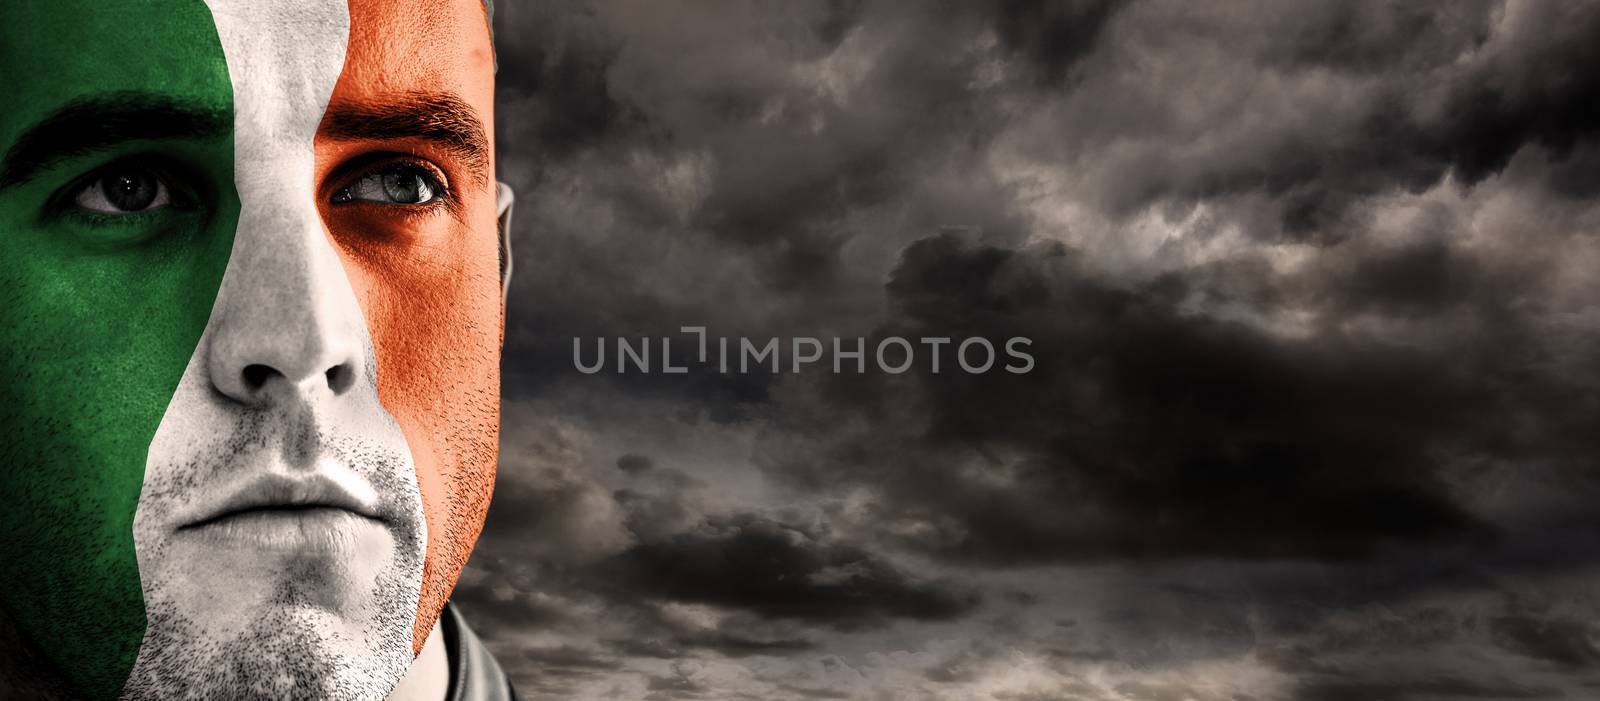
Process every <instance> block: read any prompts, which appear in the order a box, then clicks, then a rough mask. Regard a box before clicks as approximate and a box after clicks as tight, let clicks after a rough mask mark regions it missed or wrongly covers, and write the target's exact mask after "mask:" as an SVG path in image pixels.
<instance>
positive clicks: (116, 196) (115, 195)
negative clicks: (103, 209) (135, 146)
mask: <svg viewBox="0 0 1600 701" xmlns="http://www.w3.org/2000/svg"><path fill="white" fill-rule="evenodd" d="M157 190H158V187H157V182H156V177H155V175H154V174H151V173H118V174H116V175H108V176H106V177H104V178H102V179H101V180H100V192H101V193H103V194H104V195H105V196H106V201H107V202H109V203H111V206H113V207H116V208H117V209H119V210H122V211H125V212H137V211H140V210H143V209H147V208H149V207H150V205H151V203H153V202H155V201H156V194H157Z"/></svg>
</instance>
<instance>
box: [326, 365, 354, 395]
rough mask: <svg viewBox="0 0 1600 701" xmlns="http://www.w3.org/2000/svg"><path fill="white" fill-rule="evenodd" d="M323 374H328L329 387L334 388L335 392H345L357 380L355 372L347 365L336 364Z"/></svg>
mask: <svg viewBox="0 0 1600 701" xmlns="http://www.w3.org/2000/svg"><path fill="white" fill-rule="evenodd" d="M323 374H324V375H327V377H328V389H331V390H333V393H334V394H343V393H344V391H345V390H347V389H349V388H350V385H351V384H352V383H354V382H355V373H352V372H350V367H349V366H347V365H335V366H333V367H331V368H328V371H327V372H326V373H323Z"/></svg>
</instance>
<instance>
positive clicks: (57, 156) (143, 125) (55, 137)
mask: <svg viewBox="0 0 1600 701" xmlns="http://www.w3.org/2000/svg"><path fill="white" fill-rule="evenodd" d="M232 125H233V114H232V110H231V109H228V108H222V107H217V106H215V105H207V104H204V103H198V102H189V101H184V100H178V99H175V98H172V97H170V96H166V95H160V94H155V93H144V92H110V93H104V94H101V95H95V96H91V97H86V98H81V99H78V100H74V101H72V102H69V103H67V104H66V105H65V106H63V107H61V108H60V109H58V110H56V111H55V112H52V113H51V114H50V115H49V116H47V117H45V118H44V119H41V120H39V122H38V123H36V124H34V125H33V126H32V127H29V128H28V129H27V130H26V131H24V132H23V134H22V136H21V137H18V139H17V140H16V142H15V143H13V144H12V145H11V148H10V149H8V150H7V151H6V154H5V159H4V160H3V161H0V188H6V187H11V186H14V185H20V184H22V183H26V182H28V181H29V180H32V179H33V178H34V177H35V176H37V175H39V174H40V173H42V172H44V171H46V170H48V169H49V168H51V167H53V166H55V165H56V164H57V163H60V162H61V161H63V160H66V159H68V158H75V157H78V156H85V155H89V154H92V153H96V152H99V151H103V150H106V149H108V148H111V147H113V146H116V145H118V144H121V143H124V142H128V141H140V140H153V139H197V138H215V137H218V136H222V135H224V134H226V133H227V132H228V130H229V129H230V128H231V127H232Z"/></svg>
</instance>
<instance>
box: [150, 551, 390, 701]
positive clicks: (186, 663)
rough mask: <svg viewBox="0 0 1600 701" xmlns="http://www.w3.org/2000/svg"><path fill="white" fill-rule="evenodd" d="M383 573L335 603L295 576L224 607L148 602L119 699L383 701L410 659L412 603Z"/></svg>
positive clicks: (313, 586)
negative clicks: (369, 586)
mask: <svg viewBox="0 0 1600 701" xmlns="http://www.w3.org/2000/svg"><path fill="white" fill-rule="evenodd" d="M384 579H388V578H384ZM389 581H390V584H388V585H384V584H382V583H381V582H380V583H379V586H378V587H377V591H373V592H370V594H369V595H365V596H363V595H354V594H352V595H348V596H344V597H340V600H341V601H343V602H345V604H346V606H343V607H335V606H329V604H328V601H329V599H328V598H327V596H326V592H325V591H322V590H321V588H320V586H318V585H317V583H316V582H314V581H313V582H307V581H304V580H297V579H284V580H280V581H279V582H277V583H276V587H275V588H276V591H275V592H273V593H271V594H270V595H269V596H268V597H267V598H264V599H260V600H256V601H251V602H248V603H246V602H243V601H241V602H238V603H239V604H241V605H240V606H239V607H238V608H234V609H231V610H222V611H205V610H197V609H196V607H194V606H193V605H192V602H189V604H190V605H182V604H179V603H177V602H168V601H155V602H151V605H150V607H149V609H148V610H147V618H148V623H147V628H146V633H145V638H144V642H143V645H142V646H141V647H140V652H139V658H138V661H137V662H136V663H135V665H134V668H133V671H132V673H131V674H130V675H129V677H128V683H127V685H126V687H125V688H124V693H123V696H122V698H124V699H282V700H288V701H298V700H300V699H306V700H310V699H332V700H339V701H344V700H350V701H355V700H373V701H377V700H380V699H383V698H384V697H385V696H387V695H388V693H389V691H390V690H391V689H393V688H394V686H395V685H396V684H397V683H398V682H399V680H400V678H401V677H402V676H404V675H405V672H406V670H407V668H408V667H409V666H410V664H411V661H412V648H411V630H412V620H413V618H414V617H415V610H416V596H415V594H414V593H413V594H411V596H410V597H409V601H408V600H407V595H406V592H405V591H404V589H405V587H404V586H403V584H402V582H401V581H400V580H394V579H389ZM308 585H310V586H308ZM357 602H365V603H362V604H360V605H354V604H356V603H357Z"/></svg>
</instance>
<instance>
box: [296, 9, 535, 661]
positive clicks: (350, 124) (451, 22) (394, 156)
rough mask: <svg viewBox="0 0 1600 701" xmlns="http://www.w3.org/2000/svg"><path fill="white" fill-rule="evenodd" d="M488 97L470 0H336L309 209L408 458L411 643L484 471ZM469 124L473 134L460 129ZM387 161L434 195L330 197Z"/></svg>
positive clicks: (491, 405)
mask: <svg viewBox="0 0 1600 701" xmlns="http://www.w3.org/2000/svg"><path fill="white" fill-rule="evenodd" d="M493 106H494V75H493V54H492V47H491V45H490V38H489V30H488V24H487V20H486V17H485V13H484V9H483V5H482V1H481V0H438V1H436V2H430V3H416V4H410V3H404V4H403V3H392V2H384V1H382V0H350V39H349V45H348V50H347V53H346V56H345V65H344V69H343V72H342V73H341V74H340V76H339V80H338V82H337V84H336V85H335V87H334V91H333V95H332V98H331V100H330V101H329V108H328V114H327V115H326V116H325V117H324V119H323V122H322V125H321V127H319V130H318V133H317V137H316V141H315V148H316V157H317V175H316V177H317V182H318V187H319V192H320V193H321V195H322V197H321V198H320V201H321V202H323V203H324V204H322V205H321V207H322V212H323V221H324V222H325V223H326V225H327V230H328V235H329V238H330V240H332V242H333V244H334V248H335V249H336V250H337V251H338V252H339V255H340V258H341V260H342V262H343V264H344V268H345V270H346V273H347V274H348V276H349V279H350V283H351V286H352V287H353V288H354V290H355V293H356V297H357V299H358V301H359V303H360V305H361V308H362V311H363V313H364V314H365V316H366V320H367V325H368V329H369V331H370V333H371V337H372V342H373V346H374V350H375V356H376V363H377V367H376V374H377V389H378V399H379V401H380V402H381V403H382V404H383V406H384V408H385V409H387V410H388V411H389V413H390V414H391V415H393V416H394V418H395V420H396V421H397V422H398V423H399V425H400V428H401V431H402V432H403V433H404V434H405V439H406V442H407V444H408V446H409V448H410V450H411V453H412V457H413V459H414V460H415V463H416V470H417V482H418V484H419V486H420V489H421V493H422V500H423V511H424V514H425V517H426V521H427V528H428V538H427V552H426V559H425V560H424V565H423V574H422V577H423V581H422V585H421V598H420V601H419V603H418V607H417V616H416V624H415V628H414V638H413V652H418V651H420V650H421V648H422V642H423V640H424V639H425V638H426V637H427V634H428V632H429V631H430V630H431V629H432V627H433V625H434V622H435V621H436V620H437V619H438V617H439V613H440V610H441V609H442V608H443V606H444V603H445V600H446V598H448V596H449V594H450V591H451V589H452V588H454V586H455V582H456V578H457V577H458V576H459V574H460V572H461V568H462V567H463V566H464V565H465V564H466V561H467V556H468V555H469V554H470V552H471V550H472V546H473V544H474V542H476V540H477V537H478V534H479V532H480V530H481V529H482V525H483V518H484V515H485V512H486V511H487V510H488V506H489V495H490V492H491V490H492V487H493V483H494V470H495V461H496V457H497V451H498V447H497V446H498V444H497V440H498V435H499V426H500V415H499V406H500V405H499V390H500V364H499V363H500V344H501V339H502V334H503V329H504V305H503V302H502V298H501V292H500V289H501V288H500V278H499V259H498V252H499V248H498V238H497V232H496V208H495V187H494V177H493V174H494V160H493V147H492V145H493V141H492V140H493V136H492V135H493V134H494V122H493ZM419 113H421V114H428V115H433V117H434V118H435V119H436V121H437V126H438V129H437V130H434V131H436V132H437V133H435V134H433V135H432V136H430V137H419V136H415V135H412V136H402V137H394V138H385V137H383V136H382V135H381V134H379V135H377V136H376V137H375V136H374V134H373V133H370V132H381V131H382V127H383V125H384V124H385V122H384V120H385V119H394V120H404V119H406V118H407V117H406V116H405V115H408V114H409V115H411V116H413V117H414V116H415V115H416V114H419ZM469 122H475V123H476V128H477V129H478V130H479V134H480V135H481V136H482V138H483V139H484V143H482V144H480V145H479V146H481V148H476V149H475V148H474V147H473V145H471V144H468V143H465V142H464V141H462V139H461V138H460V137H461V135H462V134H461V132H462V129H463V128H464V127H468V126H471V125H470V124H469ZM363 130H366V132H368V133H360V132H363ZM390 160H392V161H394V162H395V163H397V164H401V163H403V164H406V166H407V167H412V168H423V169H426V170H429V171H431V172H433V173H434V175H435V176H436V178H437V180H438V181H439V182H440V184H441V185H443V186H444V190H445V191H446V192H445V194H444V195H443V196H442V197H441V198H440V199H439V200H438V201H437V202H434V203H429V204H418V205H411V206H393V205H377V204H372V203H364V202H360V201H355V202H342V203H341V202H337V201H335V199H336V198H333V197H331V195H332V193H334V192H336V191H337V190H339V189H340V188H341V187H346V186H348V185H349V178H350V177H352V176H353V173H355V172H356V171H357V170H360V169H365V170H366V171H370V170H371V168H372V167H373V166H374V165H379V164H382V163H384V162H387V161H390ZM347 170H349V171H350V172H349V173H347V172H346V171H347Z"/></svg>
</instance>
